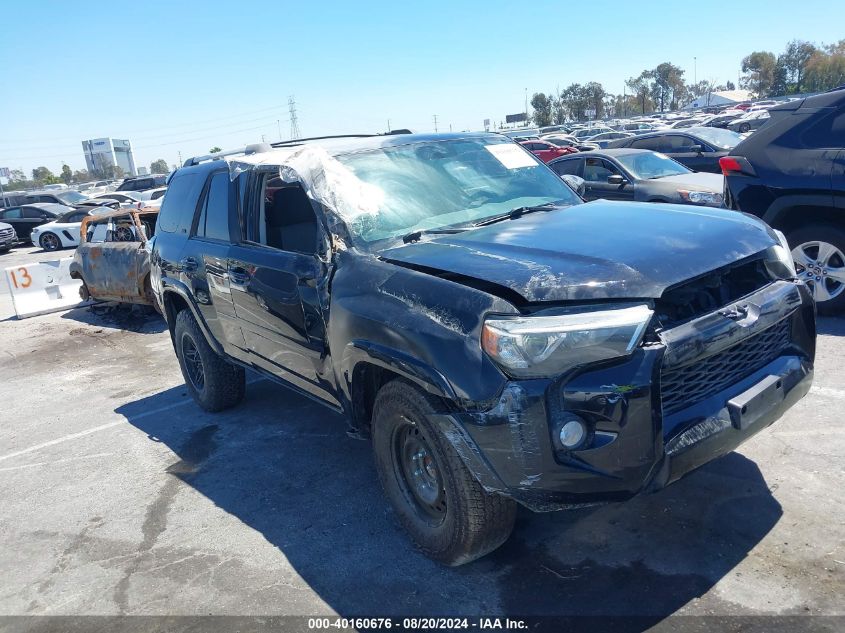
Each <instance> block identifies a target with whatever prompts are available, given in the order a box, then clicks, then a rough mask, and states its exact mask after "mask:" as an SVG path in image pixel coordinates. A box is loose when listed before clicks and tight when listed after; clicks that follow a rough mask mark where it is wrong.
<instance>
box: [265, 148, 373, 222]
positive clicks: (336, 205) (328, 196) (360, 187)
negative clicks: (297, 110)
mask: <svg viewBox="0 0 845 633" xmlns="http://www.w3.org/2000/svg"><path fill="white" fill-rule="evenodd" d="M279 176H280V177H281V179H282V180H284V181H285V182H289V183H292V182H299V183H301V184H302V186H303V188H304V189H305V192H306V193H307V194H308V195H309V197H311V198H312V199H314V200H316V201H317V202H319V203H321V204H323V205H324V206H326V207H328V208H329V209H331V210H333V211H334V212H335V213H337V214H338V215H339V216H340V217H341V218H342V219H344V220H345V221H347V222H355V221H357V220H359V219H360V218H361V217H363V216H374V215H376V214H377V213H378V211H379V207H380V206H381V204H382V202H383V200H384V192H383V191H382V190H381V189H380V188H379V187H377V186H375V185H371V184H369V183H366V182H363V181H361V180H360V179H359V178H358V177H357V176H356V175H355V174H354V173H353V172H352V171H351V170H350V169H349V168H347V167H346V166H345V165H343V164H342V163H341V162H340V161H338V160H337V159H336V158H334V157H332V156H331V155H329V153H328V152H327V151H326V150H325V149H323V148H322V147H319V146H316V145H304V146H302V147H300V148H299V149H297V150H296V151H295V152H293V153H292V154H291V155H290V156H288V157H287V158H285V159H284V160H283V161H282V162H281V164H280V165H279Z"/></svg>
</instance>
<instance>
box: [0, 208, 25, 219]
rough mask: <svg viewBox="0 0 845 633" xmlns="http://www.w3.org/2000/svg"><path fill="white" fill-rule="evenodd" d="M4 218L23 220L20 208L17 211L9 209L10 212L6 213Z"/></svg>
mask: <svg viewBox="0 0 845 633" xmlns="http://www.w3.org/2000/svg"><path fill="white" fill-rule="evenodd" d="M2 218H3V219H4V220H19V219H20V218H21V210H20V207H19V208H17V209H9V210H8V211H4V212H3V215H2Z"/></svg>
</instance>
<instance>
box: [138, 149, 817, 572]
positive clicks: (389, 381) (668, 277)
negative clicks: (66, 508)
mask: <svg viewBox="0 0 845 633" xmlns="http://www.w3.org/2000/svg"><path fill="white" fill-rule="evenodd" d="M152 280H153V291H154V292H155V293H156V296H157V297H158V299H159V301H160V302H161V305H162V307H163V309H164V313H165V318H166V320H167V323H168V326H169V329H170V334H171V338H172V341H173V346H174V349H175V352H176V355H177V357H178V360H179V363H180V367H181V370H182V374H183V376H184V379H185V382H186V385H187V388H188V390H189V391H190V393H191V394H192V396H193V397H194V399H195V400H196V402H197V403H198V404H199V405H200V406H201V407H202V408H204V409H206V410H208V411H218V410H221V409H225V408H227V407H231V406H234V405H236V404H237V403H238V402H239V401H240V400H241V399H242V398H243V397H244V390H245V387H244V385H245V368H249V369H252V370H254V371H256V372H258V373H260V374H262V375H265V376H268V377H270V378H272V379H274V380H276V381H278V382H279V383H280V384H283V385H286V386H287V387H290V388H291V389H293V390H295V391H297V392H299V393H302V394H304V395H306V396H308V397H310V398H312V399H314V400H316V401H318V402H320V403H322V404H324V405H325V406H326V407H328V408H329V409H331V410H333V411H336V412H340V413H342V414H344V416H345V418H346V420H347V421H348V424H349V433H350V434H351V435H353V436H356V437H360V438H368V439H369V440H370V441H371V443H372V447H373V452H374V455H375V463H376V467H377V471H378V475H379V478H380V480H381V483H382V485H383V487H384V490H385V493H386V496H387V498H388V500H389V501H390V503H391V504H392V506H393V508H394V510H395V512H396V514H397V516H398V517H399V519H400V521H401V522H402V524H403V525H404V527H405V528H406V530H407V531H408V533H409V535H410V536H411V538H412V540H413V541H414V542H415V543H416V545H417V546H418V547H419V548H420V549H421V550H422V551H423V552H424V553H426V554H427V555H428V556H430V557H432V558H433V559H435V560H438V561H441V562H443V563H446V564H449V565H458V564H462V563H465V562H468V561H470V560H473V559H474V558H477V557H479V556H482V555H483V554H485V553H487V552H490V551H492V550H493V549H495V548H496V547H498V546H499V545H501V544H502V543H503V542H504V541H505V540H506V539H507V538H508V535H509V534H510V532H511V530H512V528H513V525H514V518H515V515H516V507H517V504H522V505H524V506H527V507H528V508H530V509H532V510H537V511H547V510H554V509H563V508H573V507H579V506H584V505H592V504H597V503H607V502H616V501H624V500H626V499H629V498H631V497H633V496H634V495H637V494H639V493H644V492H650V491H655V490H658V489H660V488H662V487H664V486H666V485H667V484H670V483H671V482H673V481H676V480H677V479H679V478H680V477H682V476H683V475H684V474H686V473H688V472H690V471H692V470H693V469H695V468H697V467H699V466H701V465H702V464H705V463H707V462H708V461H710V460H713V459H715V458H717V457H719V456H721V455H724V454H726V453H728V452H730V451H732V450H733V449H734V448H736V447H737V446H739V445H740V444H741V443H742V442H744V441H745V440H747V439H748V438H749V437H751V436H753V435H754V434H755V433H758V432H759V431H761V430H762V429H764V428H765V427H767V426H768V425H770V424H772V423H773V422H774V421H775V420H777V419H778V418H779V417H780V416H781V415H782V414H783V413H784V411H786V410H787V409H788V408H789V407H791V406H792V405H793V404H795V402H797V401H798V400H799V399H800V398H801V397H803V396H804V395H805V394H806V393H807V391H808V390H809V388H810V383H811V381H812V373H813V358H814V354H815V312H814V305H813V301H812V297H811V295H810V292H809V291H808V288H807V287H806V286H805V285H804V284H803V283H802V282H801V281H800V280H798V279H797V278H796V275H795V269H794V268H793V263H792V259H791V256H790V253H789V249H788V246H787V245H786V242H785V240H784V238H783V236H782V235H781V234H779V233H777V232H776V231H773V230H772V229H771V228H769V227H768V226H767V225H766V224H764V223H763V222H761V221H759V220H757V219H755V218H752V217H749V216H746V215H742V214H738V213H736V212H731V211H728V210H722V209H711V208H707V209H703V208H695V207H688V206H687V207H682V206H676V205H671V204H664V205H654V204H648V203H636V202H618V201H617V202H614V201H595V202H590V203H584V202H583V201H582V200H581V199H580V198H579V197H578V196H577V195H576V194H575V193H574V192H573V190H572V189H571V188H570V187H569V186H567V184H565V182H564V181H563V180H562V179H561V178H560V177H558V176H557V175H556V174H555V173H554V172H553V171H552V170H550V169H549V168H548V167H547V166H546V165H544V164H543V163H542V162H540V161H539V160H537V159H536V158H535V157H534V156H532V155H531V154H530V153H529V152H527V151H526V150H524V149H523V148H522V147H520V146H519V145H517V144H515V143H514V142H513V141H511V140H510V139H508V138H505V137H503V136H501V135H498V134H446V135H410V134H409V135H395V136H376V137H359V138H334V139H314V140H310V141H309V140H304V141H297V142H290V143H279V144H275V145H274V146H272V147H271V146H266V145H259V146H251V147H248V148H246V149H244V150H240V151H238V152H226V153H223V154H215V155H211V156H206V157H198V158H195V159H191V160H189V161H188V162H187V163H186V164H185V166H184V167H183V168H181V169H179V170H177V171H176V172H175V173H174V174H173V176H172V178H171V181H170V183H169V188H168V194H167V196H166V198H165V200H164V204H163V205H162V209H161V214H160V217H159V222H158V227H157V234H156V239H155V243H154V245H153V248H152ZM280 423H283V420H280ZM313 458H314V459H320V456H319V455H314V457H313ZM337 467H338V466H337V464H326V468H327V469H329V468H331V469H336V468H337ZM314 494H319V491H318V490H317V489H315V490H314Z"/></svg>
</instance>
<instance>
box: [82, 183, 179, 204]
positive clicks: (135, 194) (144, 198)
mask: <svg viewBox="0 0 845 633" xmlns="http://www.w3.org/2000/svg"><path fill="white" fill-rule="evenodd" d="M166 191H167V187H159V188H157V189H147V190H146V191H120V192H118V191H113V192H111V193H104V194H101V195H99V196H94V198H95V199H104V200H117V201H118V203H119V204H120V206H121V207H124V208H126V207H134V208H135V209H144V208H146V207H159V206H161V203H160V202H154V201H156V200H159V199H160V198H161V197H162V196H164V193H165V192H166Z"/></svg>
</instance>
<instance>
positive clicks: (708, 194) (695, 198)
mask: <svg viewBox="0 0 845 633" xmlns="http://www.w3.org/2000/svg"><path fill="white" fill-rule="evenodd" d="M678 193H679V194H681V198H683V199H684V200H686V201H687V202H691V203H692V204H706V205H710V206H719V205H721V204H722V194H721V193H713V192H712V191H687V190H686V189H679V190H678Z"/></svg>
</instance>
